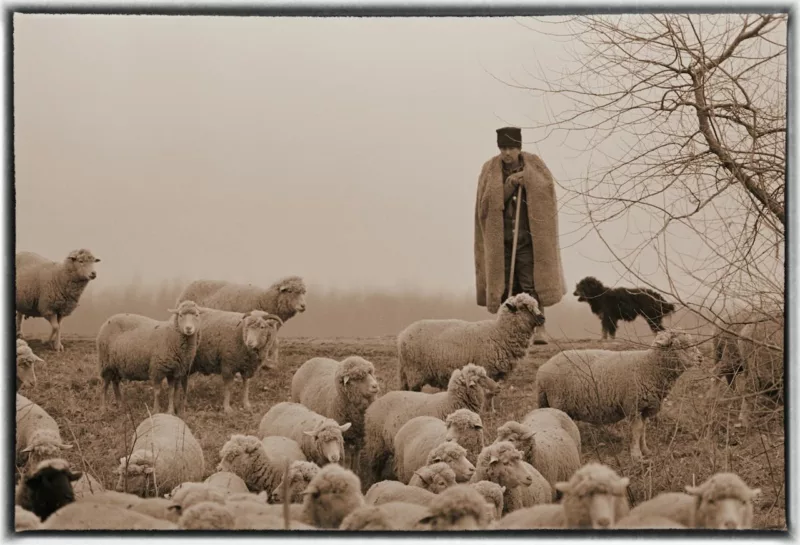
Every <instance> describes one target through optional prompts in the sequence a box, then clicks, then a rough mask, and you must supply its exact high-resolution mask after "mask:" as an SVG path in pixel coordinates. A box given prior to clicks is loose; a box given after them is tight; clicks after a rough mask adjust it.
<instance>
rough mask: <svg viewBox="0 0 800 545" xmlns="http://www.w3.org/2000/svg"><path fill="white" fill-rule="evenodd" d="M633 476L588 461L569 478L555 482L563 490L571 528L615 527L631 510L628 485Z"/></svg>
mask: <svg viewBox="0 0 800 545" xmlns="http://www.w3.org/2000/svg"><path fill="white" fill-rule="evenodd" d="M629 483H630V480H629V479H628V478H627V477H620V476H619V475H617V473H616V472H615V471H614V470H613V469H611V468H610V467H608V466H606V465H604V464H599V463H595V462H592V463H589V464H586V465H584V466H583V467H581V468H579V469H578V470H577V471H576V472H575V473H573V475H572V477H571V478H570V480H569V481H568V482H558V483H556V484H555V488H556V490H559V491H560V492H561V493H563V494H564V499H563V500H562V503H563V504H564V512H565V515H566V522H567V526H568V527H569V528H594V529H608V528H612V527H613V526H614V524H616V522H617V521H618V520H619V519H621V518H622V517H624V516H625V515H627V514H628V512H629V510H630V508H629V504H628V498H627V489H628V484H629Z"/></svg>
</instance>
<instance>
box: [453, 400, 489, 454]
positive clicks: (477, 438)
mask: <svg viewBox="0 0 800 545" xmlns="http://www.w3.org/2000/svg"><path fill="white" fill-rule="evenodd" d="M444 423H445V426H447V432H446V434H445V441H454V442H456V443H458V444H459V445H461V446H462V447H465V448H471V447H473V446H475V447H478V449H482V448H483V445H484V438H483V422H482V421H481V417H480V416H479V415H478V414H477V413H474V412H472V411H470V410H469V409H458V410H457V411H455V412H452V413H450V414H448V415H447V418H446V419H445V421H444Z"/></svg>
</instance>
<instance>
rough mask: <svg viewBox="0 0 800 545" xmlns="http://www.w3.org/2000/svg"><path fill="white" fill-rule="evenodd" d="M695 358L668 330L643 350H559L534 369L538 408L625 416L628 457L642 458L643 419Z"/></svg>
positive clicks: (590, 416)
mask: <svg viewBox="0 0 800 545" xmlns="http://www.w3.org/2000/svg"><path fill="white" fill-rule="evenodd" d="M701 358H702V356H701V354H700V351H699V350H698V349H697V347H696V346H694V344H693V343H692V339H691V337H690V336H689V335H687V334H685V333H682V332H680V331H676V330H669V329H668V330H665V331H661V332H659V333H658V335H656V337H655V340H654V341H653V344H652V346H651V347H650V348H649V349H647V350H628V351H622V352H615V351H612V350H596V349H595V350H565V351H563V352H560V353H559V354H556V355H555V356H553V357H552V358H550V359H549V360H548V361H547V362H546V363H545V364H544V365H542V366H541V367H540V368H539V370H538V372H537V373H536V388H537V389H538V398H539V407H553V408H556V409H561V410H562V411H564V412H565V413H566V414H567V415H569V416H570V418H573V419H575V420H581V421H584V422H590V423H593V424H611V423H614V422H618V421H620V420H623V419H626V418H627V419H630V421H631V443H630V453H631V458H632V459H633V460H634V461H642V460H643V459H644V456H649V455H650V454H651V451H650V449H649V448H648V447H647V442H646V441H645V421H646V420H647V419H648V418H651V417H653V416H655V415H656V414H657V413H658V412H659V410H660V408H661V402H662V401H663V400H664V398H665V397H666V396H667V395H668V394H669V392H670V390H671V389H672V386H673V385H674V384H675V381H676V380H677V379H678V378H679V377H680V376H681V374H683V372H684V371H685V370H686V369H688V368H689V367H691V366H693V365H695V364H697V363H699V362H700V361H701ZM643 455H644V456H643Z"/></svg>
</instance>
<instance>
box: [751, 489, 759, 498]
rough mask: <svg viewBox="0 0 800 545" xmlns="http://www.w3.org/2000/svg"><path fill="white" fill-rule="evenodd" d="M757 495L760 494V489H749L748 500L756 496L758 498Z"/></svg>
mask: <svg viewBox="0 0 800 545" xmlns="http://www.w3.org/2000/svg"><path fill="white" fill-rule="evenodd" d="M759 494H761V489H760V488H751V489H750V499H751V500H752V499H753V498H755V497H756V496H758V495H759Z"/></svg>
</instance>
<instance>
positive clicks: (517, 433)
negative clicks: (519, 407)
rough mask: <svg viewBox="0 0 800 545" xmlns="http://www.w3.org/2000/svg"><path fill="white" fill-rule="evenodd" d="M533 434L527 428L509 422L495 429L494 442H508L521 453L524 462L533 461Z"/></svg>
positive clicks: (517, 423)
mask: <svg viewBox="0 0 800 545" xmlns="http://www.w3.org/2000/svg"><path fill="white" fill-rule="evenodd" d="M533 436H534V432H533V430H532V429H530V428H529V427H528V426H525V425H524V424H520V423H519V422H515V421H513V420H510V421H508V422H506V423H505V424H503V425H502V426H500V427H499V428H497V439H496V441H508V442H510V443H511V444H512V445H514V448H516V449H517V450H519V451H520V452H521V453H522V456H523V457H524V458H525V459H526V460H531V459H533V450H534V444H533V443H534V441H533Z"/></svg>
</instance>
